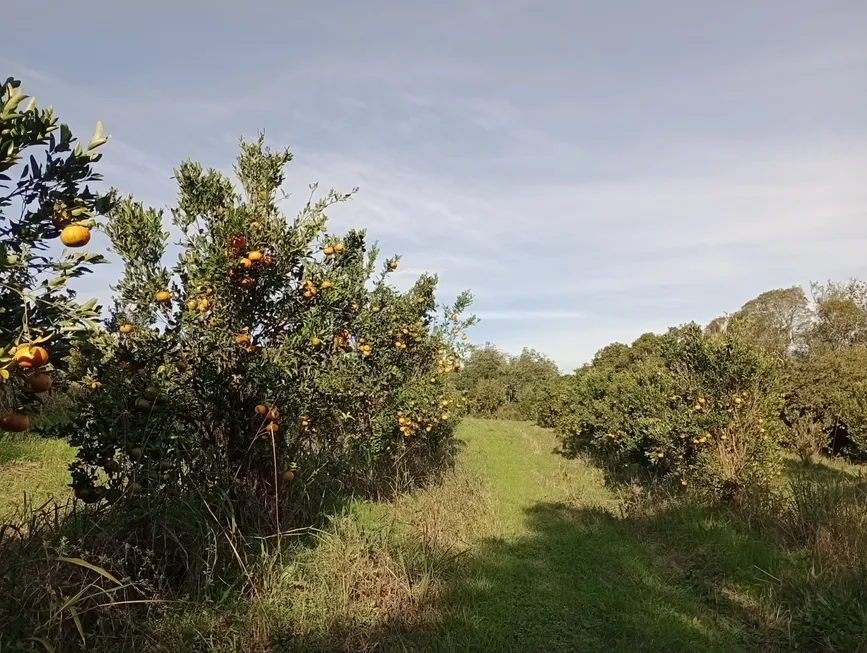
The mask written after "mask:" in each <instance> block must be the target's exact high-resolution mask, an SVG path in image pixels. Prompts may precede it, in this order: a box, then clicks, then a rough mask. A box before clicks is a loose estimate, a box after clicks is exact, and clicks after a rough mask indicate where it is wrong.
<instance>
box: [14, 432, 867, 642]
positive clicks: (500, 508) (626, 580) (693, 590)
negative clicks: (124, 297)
mask: <svg viewBox="0 0 867 653" xmlns="http://www.w3.org/2000/svg"><path fill="white" fill-rule="evenodd" d="M459 440H460V452H459V454H458V457H457V465H456V467H455V469H453V470H452V471H450V472H448V473H447V474H446V475H445V477H444V478H442V479H441V481H440V482H439V483H436V484H434V485H432V486H430V487H428V488H426V489H424V490H419V491H416V492H413V493H410V494H406V495H404V496H402V497H400V498H399V499H397V500H395V501H393V502H370V501H356V502H351V503H349V504H347V505H346V506H345V507H344V508H343V509H342V510H341V511H339V512H338V513H337V514H335V515H333V516H332V517H331V518H330V521H329V523H328V524H327V525H326V527H325V528H323V529H322V530H321V531H318V532H317V533H316V535H315V537H313V538H308V540H309V541H306V543H305V541H304V540H302V542H301V543H299V546H297V547H291V548H289V549H288V551H286V552H284V553H283V554H282V555H275V556H274V557H265V558H263V561H262V564H261V568H260V569H255V570H251V575H254V576H255V577H256V578H257V579H258V580H257V581H256V583H255V591H253V592H252V595H251V596H248V597H247V598H243V599H240V598H237V597H235V598H232V596H231V595H226V597H225V599H224V600H222V601H218V602H215V603H211V604H207V605H204V604H202V605H191V606H186V607H183V608H181V609H179V610H178V611H168V612H166V613H163V614H162V615H161V616H160V617H159V619H160V620H161V621H160V622H159V624H158V625H156V626H155V627H154V630H153V633H154V635H153V636H154V638H155V641H162V642H165V648H155V649H154V650H166V651H169V650H171V651H182V650H184V651H186V650H195V651H249V650H257V651H347V652H348V651H353V652H363V651H386V652H388V651H394V652H397V651H429V652H443V653H444V652H446V651H546V652H554V651H570V652H571V651H627V652H628V651H666V652H667V653H671V652H679V651H683V652H687V651H690V652H691V651H697V650H701V651H709V652H713V651H719V652H727V651H732V652H734V651H791V650H827V651H849V650H853V651H854V650H857V649H856V648H853V647H851V646H850V643H851V642H856V641H858V637H859V636H858V634H857V633H858V632H860V631H859V630H858V629H863V626H864V623H867V622H864V621H861V620H860V616H859V615H861V612H859V611H858V608H857V606H855V607H854V608H852V607H851V606H850V609H849V610H848V612H847V611H846V610H842V611H841V610H838V609H837V608H835V607H834V606H833V604H828V605H827V607H823V606H824V605H826V604H827V600H826V597H825V596H823V595H822V594H821V593H815V592H814V593H813V594H810V592H813V589H810V588H813V587H814V586H807V587H808V590H804V587H805V586H804V585H803V584H799V583H800V580H801V579H807V578H811V577H812V578H814V579H815V577H817V575H818V577H821V575H822V574H826V575H827V574H829V573H832V572H829V571H828V570H823V569H821V568H816V567H815V566H814V565H812V566H811V561H810V559H809V558H808V556H807V555H806V553H805V552H804V551H799V550H798V549H793V548H786V547H783V546H782V545H780V544H779V543H778V542H777V541H775V540H772V539H770V538H765V537H762V536H759V535H757V534H756V532H757V530H756V529H752V530H751V529H748V528H746V527H745V525H744V523H743V521H742V520H739V519H738V518H736V516H735V515H734V514H731V513H727V512H726V511H721V510H713V509H709V508H703V507H698V506H695V505H690V504H688V503H676V502H675V503H673V504H671V505H667V504H664V503H663V504H658V503H657V504H656V505H655V507H654V508H653V509H651V510H648V509H645V508H641V509H637V508H634V506H635V505H636V504H635V502H634V501H631V500H629V498H628V497H625V496H623V495H619V494H618V493H617V492H615V490H614V489H612V488H609V487H606V485H605V482H604V478H603V475H602V473H601V472H600V471H599V470H597V469H596V468H594V467H592V466H590V465H588V464H587V463H585V462H583V461H581V460H569V459H566V458H564V457H562V456H560V455H558V454H557V453H556V452H555V448H556V446H557V442H556V439H555V438H554V436H553V435H552V434H551V433H550V432H548V431H546V430H543V429H540V428H537V427H534V426H530V425H528V424H524V423H518V422H495V421H484V420H466V421H465V422H463V424H462V425H461V427H460V430H459ZM70 455H71V451H70V450H69V448H68V447H65V446H64V445H61V444H60V443H58V442H39V441H25V442H22V443H20V444H16V445H15V447H12V448H10V447H9V446H8V445H7V447H6V448H5V449H0V456H2V457H0V461H3V462H2V465H0V488H2V493H0V497H2V501H3V503H2V504H0V505H3V506H4V509H8V508H9V507H10V506H11V504H12V503H13V501H14V500H15V496H18V495H20V494H21V493H22V492H23V491H24V490H27V491H28V493H30V492H33V493H35V494H38V496H40V497H43V498H44V497H48V496H49V495H51V494H55V495H57V494H60V495H61V496H63V493H64V492H66V491H68V488H65V487H64V485H65V473H64V470H65V465H66V462H67V461H68V459H69V457H70ZM26 465H31V467H24V466H26ZM790 465H791V473H793V474H794V473H796V472H797V471H798V470H797V466H796V465H795V463H794V462H792V463H790ZM28 469H29V470H30V471H29V472H24V471H23V470H28ZM857 473H859V470H858V468H856V467H854V466H843V465H840V464H827V465H819V466H817V467H815V469H814V470H813V471H811V474H817V475H819V476H822V475H827V476H828V478H829V479H833V478H838V477H839V475H845V476H847V477H850V476H852V475H854V474H857ZM40 479H41V480H40ZM759 530H760V529H759ZM856 580H857V579H856ZM832 581H836V577H835V578H833V579H831V580H828V581H827V583H826V585H827V586H828V587H834V582H832ZM823 582H824V581H823ZM823 587H824V585H823ZM805 606H806V607H805ZM853 615H854V616H853ZM853 633H854V634H853ZM835 638H836V639H835ZM805 642H806V644H805Z"/></svg>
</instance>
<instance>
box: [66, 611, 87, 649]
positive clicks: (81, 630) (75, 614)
mask: <svg viewBox="0 0 867 653" xmlns="http://www.w3.org/2000/svg"><path fill="white" fill-rule="evenodd" d="M69 614H71V615H72V620H73V621H74V622H75V627H76V628H77V629H78V634H79V635H81V643H82V644H87V638H86V637H85V636H84V627H83V626H82V625H81V619H79V618H78V610H76V609H75V606H74V605H70V606H69Z"/></svg>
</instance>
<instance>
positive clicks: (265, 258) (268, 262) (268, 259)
mask: <svg viewBox="0 0 867 653" xmlns="http://www.w3.org/2000/svg"><path fill="white" fill-rule="evenodd" d="M273 262H274V259H272V258H271V257H270V256H263V257H262V265H271V263H273Z"/></svg>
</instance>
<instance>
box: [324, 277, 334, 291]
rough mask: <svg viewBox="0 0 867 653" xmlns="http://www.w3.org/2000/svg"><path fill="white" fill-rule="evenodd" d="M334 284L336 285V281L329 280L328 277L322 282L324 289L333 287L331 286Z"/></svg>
mask: <svg viewBox="0 0 867 653" xmlns="http://www.w3.org/2000/svg"><path fill="white" fill-rule="evenodd" d="M333 285H334V283H333V282H331V281H329V280H328V279H326V280H325V281H323V282H322V288H323V289H325V288H331V286H333Z"/></svg>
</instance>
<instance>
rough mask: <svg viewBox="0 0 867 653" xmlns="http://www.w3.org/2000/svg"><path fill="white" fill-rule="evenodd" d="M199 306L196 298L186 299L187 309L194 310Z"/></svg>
mask: <svg viewBox="0 0 867 653" xmlns="http://www.w3.org/2000/svg"><path fill="white" fill-rule="evenodd" d="M198 307H199V302H198V300H196V299H189V300H187V309H188V310H191V311H194V310H196V309H197V308H198Z"/></svg>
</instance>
